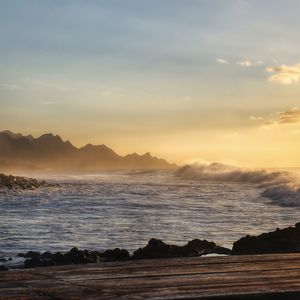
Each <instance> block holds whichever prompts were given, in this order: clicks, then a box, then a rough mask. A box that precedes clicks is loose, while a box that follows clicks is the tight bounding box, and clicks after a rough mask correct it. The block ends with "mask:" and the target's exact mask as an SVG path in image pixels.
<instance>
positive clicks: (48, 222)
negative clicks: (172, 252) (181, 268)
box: [0, 163, 300, 258]
mask: <svg viewBox="0 0 300 300" xmlns="http://www.w3.org/2000/svg"><path fill="white" fill-rule="evenodd" d="M23 175H26V174H23ZM35 177H36V178H38V179H41V180H47V181H48V182H50V183H55V184H57V185H55V186H49V187H42V188H40V189H36V190H1V191H0V258H1V257H2V258H8V257H16V255H17V254H18V253H20V252H26V251H29V250H33V251H41V252H43V251H51V252H56V251H62V252H64V251H68V250H70V249H71V248H72V247H74V246H76V247H78V248H80V249H89V250H98V251H102V250H106V249H113V248H116V247H118V248H124V249H127V250H129V251H130V252H131V253H132V252H133V251H135V250H136V249H138V248H139V247H144V246H145V245H146V244H147V242H148V240H149V239H151V238H157V239H161V240H163V241H164V242H166V243H169V244H177V245H183V244H186V243H187V242H188V241H190V240H192V239H206V240H209V241H214V242H215V243H217V244H219V245H221V246H224V247H228V248H231V247H232V244H233V242H234V241H236V240H238V239H239V238H241V237H243V236H245V235H247V234H250V235H257V234H260V233H263V232H268V231H273V230H275V229H276V228H277V227H279V228H284V227H287V226H292V225H294V224H295V223H297V222H300V197H299V195H300V192H299V191H300V190H299V185H298V181H297V180H298V179H297V178H299V171H297V170H295V171H278V170H277V171H265V170H249V169H240V168H236V167H232V166H227V165H222V164H218V163H215V164H210V165H199V164H194V165H191V166H186V167H183V168H180V169H178V170H168V171H109V172H99V173H93V174H74V173H73V174H63V175H62V174H60V175H57V174H56V175H55V174H36V175H35Z"/></svg>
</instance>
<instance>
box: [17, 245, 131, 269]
mask: <svg viewBox="0 0 300 300" xmlns="http://www.w3.org/2000/svg"><path fill="white" fill-rule="evenodd" d="M18 256H20V257H24V258H27V259H26V260H25V263H24V267H25V268H34V267H47V266H55V265H70V264H87V263H99V262H100V261H115V260H127V259H129V257H130V256H129V253H128V251H127V250H124V249H119V248H116V249H114V250H106V251H105V252H103V253H101V252H98V251H89V250H79V249H78V248H76V247H74V248H72V249H71V250H70V251H68V252H66V253H61V252H56V253H54V254H52V253H50V252H44V253H42V254H41V253H39V252H35V251H28V252H27V253H25V254H23V253H21V254H19V255H18Z"/></svg>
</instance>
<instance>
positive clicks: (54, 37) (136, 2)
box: [0, 0, 300, 167]
mask: <svg viewBox="0 0 300 300" xmlns="http://www.w3.org/2000/svg"><path fill="white" fill-rule="evenodd" d="M299 11H300V1H296V0H289V1H286V0H281V1H280V0H268V1H261V0H252V1H243V0H224V1H219V0H197V1H195V0H163V1H162V0H151V1H148V0H126V1H124V0H109V1H105V0H102V1H101V0H99V1H96V0H95V1H91V0H82V1H77V0H74V1H71V0H69V1H66V0H51V1H50V0H43V1H41V0H35V1H33V0H27V1H23V0H19V1H17V0H1V1H0V130H4V129H10V130H12V131H15V132H21V133H24V134H29V133H31V134H33V135H34V136H38V135H40V134H43V133H45V132H52V133H55V134H59V135H60V136H61V137H62V138H63V139H65V140H66V139H68V140H71V141H72V142H73V143H74V144H75V145H76V146H82V145H84V144H86V143H88V142H91V143H93V144H103V143H104V144H106V145H107V146H109V147H111V148H112V149H114V150H115V151H116V152H117V153H119V154H121V155H123V154H127V153H131V152H138V153H140V154H142V153H144V152H147V151H150V152H151V153H152V154H154V155H157V156H160V157H164V158H166V159H168V160H169V161H172V162H176V163H179V164H180V163H183V162H186V161H189V160H191V161H194V160H207V161H223V162H230V163H234V164H239V165H242V166H255V167H259V166H262V167H271V166H274V167H279V166H286V167H293V166H298V167H299V166H300V38H299V28H300V18H299Z"/></svg>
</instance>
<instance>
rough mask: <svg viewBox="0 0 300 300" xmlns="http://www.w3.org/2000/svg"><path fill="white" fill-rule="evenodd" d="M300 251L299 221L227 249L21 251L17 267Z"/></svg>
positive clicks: (197, 243)
mask: <svg viewBox="0 0 300 300" xmlns="http://www.w3.org/2000/svg"><path fill="white" fill-rule="evenodd" d="M291 252H300V223H297V224H296V225H295V226H294V227H288V228H284V229H278V228H277V229H276V230H275V231H273V232H268V233H263V234H261V235H258V236H250V235H247V236H245V237H242V238H241V239H239V240H238V241H236V242H235V243H234V244H233V248H232V250H231V249H228V248H224V247H221V246H218V245H216V244H215V243H214V242H208V241H206V240H199V239H195V240H192V241H189V242H188V243H187V244H186V245H184V246H177V245H169V244H166V243H164V242H163V241H161V240H158V239H151V240H149V242H148V244H147V245H146V246H145V247H144V248H139V249H137V250H136V251H134V252H133V254H132V255H131V254H130V253H129V252H128V251H127V250H126V249H119V248H115V249H113V250H111V249H109V250H106V251H104V252H99V251H89V250H79V249H78V248H76V247H74V248H72V249H71V250H70V251H68V252H66V253H61V252H56V253H50V252H44V253H40V252H35V251H28V252H27V253H20V254H18V257H21V258H24V263H23V264H22V265H18V266H17V267H15V268H35V267H47V266H55V265H69V264H86V263H101V262H107V261H125V260H139V259H153V258H175V257H195V256H203V255H207V254H221V255H245V254H271V253H291ZM7 261H8V260H6V259H2V263H3V265H0V271H7V270H8V269H9V268H8V267H7V265H6V262H7Z"/></svg>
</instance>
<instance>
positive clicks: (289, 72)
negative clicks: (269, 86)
mask: <svg viewBox="0 0 300 300" xmlns="http://www.w3.org/2000/svg"><path fill="white" fill-rule="evenodd" d="M266 71H267V72H269V73H272V74H273V75H272V76H271V77H270V78H269V80H270V81H274V82H277V83H280V84H286V85H288V84H293V83H298V82H299V81H300V63H298V64H295V65H291V66H287V65H281V66H271V67H268V68H266Z"/></svg>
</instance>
